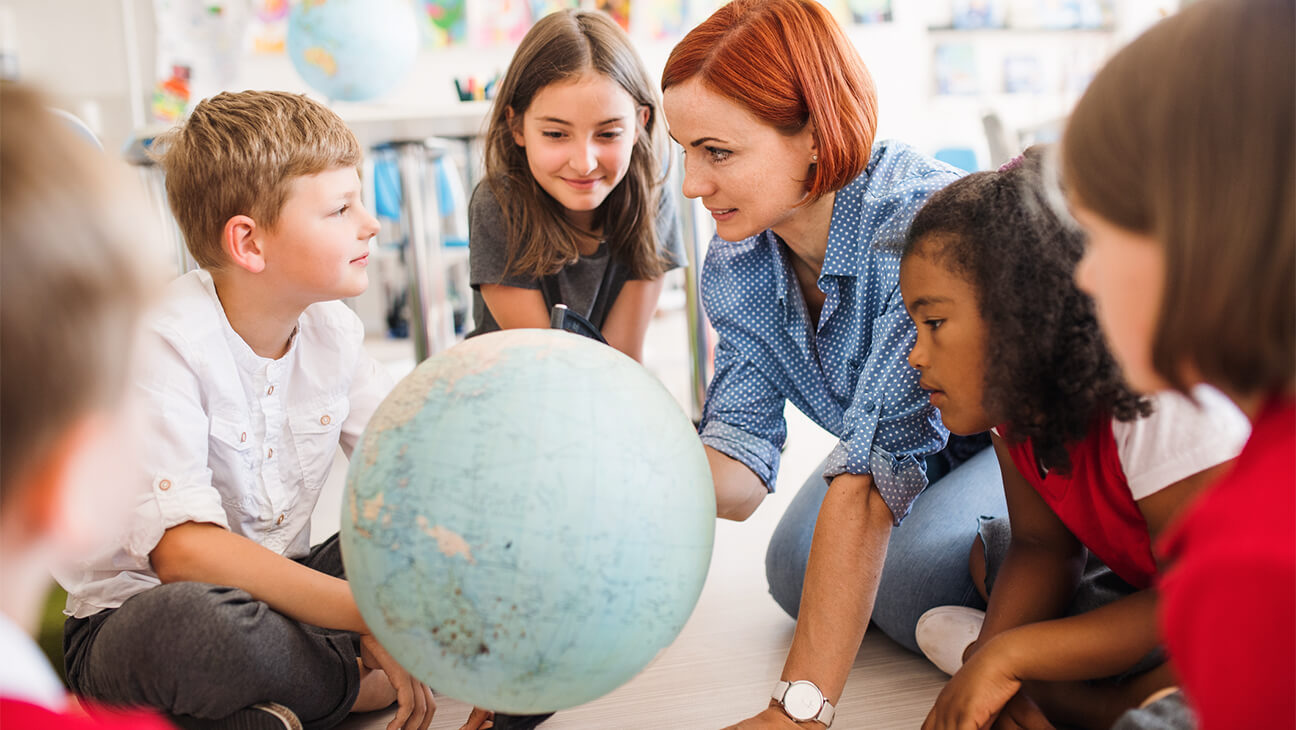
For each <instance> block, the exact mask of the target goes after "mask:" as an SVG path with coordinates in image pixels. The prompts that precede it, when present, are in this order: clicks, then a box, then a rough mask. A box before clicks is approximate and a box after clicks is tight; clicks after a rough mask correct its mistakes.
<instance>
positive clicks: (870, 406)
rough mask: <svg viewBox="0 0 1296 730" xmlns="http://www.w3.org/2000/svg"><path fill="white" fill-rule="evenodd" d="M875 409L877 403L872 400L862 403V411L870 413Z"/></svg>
mask: <svg viewBox="0 0 1296 730" xmlns="http://www.w3.org/2000/svg"><path fill="white" fill-rule="evenodd" d="M876 410H877V404H876V403H874V402H873V401H869V402H868V403H865V404H864V412H865V413H872V412H873V411H876Z"/></svg>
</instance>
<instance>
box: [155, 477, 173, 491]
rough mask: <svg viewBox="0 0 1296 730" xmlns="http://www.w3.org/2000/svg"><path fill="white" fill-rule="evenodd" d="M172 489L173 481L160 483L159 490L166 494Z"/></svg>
mask: <svg viewBox="0 0 1296 730" xmlns="http://www.w3.org/2000/svg"><path fill="white" fill-rule="evenodd" d="M170 488H171V480H170V479H163V480H162V481H160V482H158V489H161V490H162V491H164V492H165V491H166V490H168V489H170Z"/></svg>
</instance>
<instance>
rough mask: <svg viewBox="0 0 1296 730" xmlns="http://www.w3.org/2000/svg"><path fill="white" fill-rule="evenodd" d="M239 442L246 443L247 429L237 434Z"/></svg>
mask: <svg viewBox="0 0 1296 730" xmlns="http://www.w3.org/2000/svg"><path fill="white" fill-rule="evenodd" d="M239 443H241V444H242V443H247V431H244V432H243V433H241V434H239Z"/></svg>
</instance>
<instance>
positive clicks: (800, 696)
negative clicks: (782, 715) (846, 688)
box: [783, 682, 823, 721]
mask: <svg viewBox="0 0 1296 730" xmlns="http://www.w3.org/2000/svg"><path fill="white" fill-rule="evenodd" d="M822 707H823V694H821V693H820V692H819V688H818V687H815V686H814V685H813V684H811V683H809V682H793V683H792V686H790V687H788V690H787V693H786V694H784V695H783V709H785V710H787V713H788V714H789V715H791V716H792V719H794V720H798V721H800V720H810V719H813V718H814V717H815V716H816V715H818V714H819V710H820V709H821V708H822Z"/></svg>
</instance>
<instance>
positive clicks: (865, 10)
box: [846, 0, 891, 23]
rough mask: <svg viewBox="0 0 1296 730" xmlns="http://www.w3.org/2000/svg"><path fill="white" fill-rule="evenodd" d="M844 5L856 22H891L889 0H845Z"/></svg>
mask: <svg viewBox="0 0 1296 730" xmlns="http://www.w3.org/2000/svg"><path fill="white" fill-rule="evenodd" d="M846 5H847V7H849V8H850V13H851V20H853V21H855V22H856V23H890V22H891V0H847V3H846Z"/></svg>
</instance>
